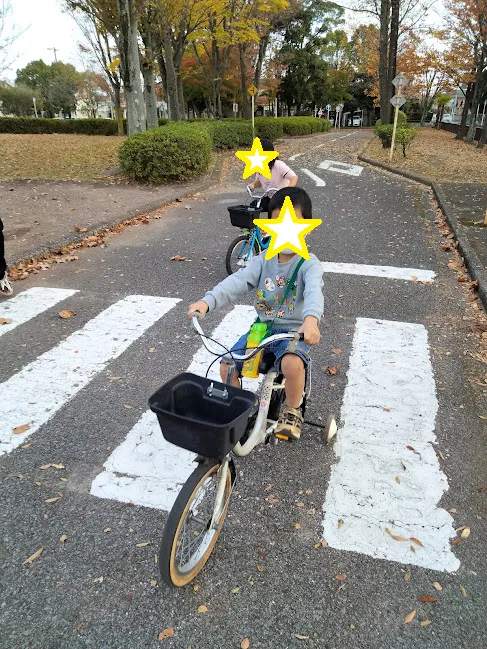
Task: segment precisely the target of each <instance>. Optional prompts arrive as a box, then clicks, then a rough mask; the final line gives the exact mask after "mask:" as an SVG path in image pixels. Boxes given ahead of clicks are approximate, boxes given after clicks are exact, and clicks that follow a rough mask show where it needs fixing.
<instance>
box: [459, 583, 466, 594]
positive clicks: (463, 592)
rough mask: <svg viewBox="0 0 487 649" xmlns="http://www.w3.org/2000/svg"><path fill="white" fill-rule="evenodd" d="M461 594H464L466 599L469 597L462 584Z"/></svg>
mask: <svg viewBox="0 0 487 649" xmlns="http://www.w3.org/2000/svg"><path fill="white" fill-rule="evenodd" d="M460 592H461V593H462V595H463V596H464V597H466V596H467V591H466V590H465V588H464V587H463V586H462V584H460Z"/></svg>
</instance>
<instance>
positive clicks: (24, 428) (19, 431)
mask: <svg viewBox="0 0 487 649" xmlns="http://www.w3.org/2000/svg"><path fill="white" fill-rule="evenodd" d="M29 428H30V425H29V424H22V426H16V427H15V428H13V429H12V433H13V434H14V435H22V434H23V433H26V432H27V431H28V430H29Z"/></svg>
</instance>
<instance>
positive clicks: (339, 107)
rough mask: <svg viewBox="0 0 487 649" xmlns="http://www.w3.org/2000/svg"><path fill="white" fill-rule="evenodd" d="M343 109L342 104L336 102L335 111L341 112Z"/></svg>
mask: <svg viewBox="0 0 487 649" xmlns="http://www.w3.org/2000/svg"><path fill="white" fill-rule="evenodd" d="M342 110H343V104H337V107H336V111H337V113H341V112H342Z"/></svg>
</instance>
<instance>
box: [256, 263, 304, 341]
mask: <svg viewBox="0 0 487 649" xmlns="http://www.w3.org/2000/svg"><path fill="white" fill-rule="evenodd" d="M305 261H306V260H305V258H304V257H301V259H300V260H299V261H298V263H297V264H296V266H295V267H294V270H293V274H292V275H291V278H290V279H289V280H288V283H287V284H286V290H285V291H284V295H283V296H282V298H281V301H280V302H279V304H278V306H277V309H276V311H275V315H274V318H273V319H272V322H271V323H270V324H268V325H267V333H268V334H269V333H270V332H271V331H272V327H273V326H274V322H275V321H276V318H277V314H278V313H279V309H280V308H281V307H282V305H283V304H284V302H285V301H286V300H287V298H288V295H289V293H290V292H291V289H292V287H293V285H294V282H295V281H296V279H297V277H298V273H299V269H300V268H301V266H302V265H303V264H304V262H305ZM255 322H261V320H260V319H259V317H257V320H256V321H255Z"/></svg>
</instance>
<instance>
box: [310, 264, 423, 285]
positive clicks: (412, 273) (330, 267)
mask: <svg viewBox="0 0 487 649" xmlns="http://www.w3.org/2000/svg"><path fill="white" fill-rule="evenodd" d="M321 263H322V266H323V272H325V273H341V274H344V275H365V276H367V277H384V278H387V279H405V280H409V281H411V282H427V283H431V282H433V281H434V279H435V277H436V274H435V273H434V272H433V271H432V270H424V269H423V268H397V267H395V266H369V265H367V264H345V263H339V262H333V261H323V262H321Z"/></svg>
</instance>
